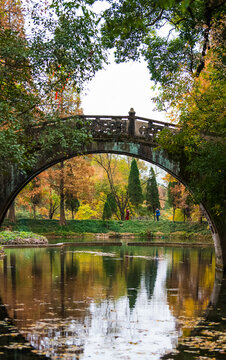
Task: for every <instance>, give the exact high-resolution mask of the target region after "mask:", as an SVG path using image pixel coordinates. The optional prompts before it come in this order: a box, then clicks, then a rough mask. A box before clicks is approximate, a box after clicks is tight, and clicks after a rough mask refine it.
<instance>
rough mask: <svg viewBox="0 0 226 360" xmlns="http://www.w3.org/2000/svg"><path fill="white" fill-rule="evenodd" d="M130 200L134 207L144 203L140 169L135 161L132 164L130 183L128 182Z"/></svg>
mask: <svg viewBox="0 0 226 360" xmlns="http://www.w3.org/2000/svg"><path fill="white" fill-rule="evenodd" d="M128 194H129V200H130V202H131V204H132V205H134V206H136V207H138V205H139V204H141V203H142V201H143V194H142V188H141V184H140V178H139V169H138V166H137V162H136V160H135V159H133V160H132V162H131V167H130V174H129V181H128Z"/></svg>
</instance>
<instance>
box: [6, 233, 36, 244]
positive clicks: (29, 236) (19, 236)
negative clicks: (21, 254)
mask: <svg viewBox="0 0 226 360" xmlns="http://www.w3.org/2000/svg"><path fill="white" fill-rule="evenodd" d="M39 238H42V236H41V235H37V234H34V233H33V232H30V231H29V232H27V231H1V232H0V243H1V244H7V242H8V241H10V240H17V239H39Z"/></svg>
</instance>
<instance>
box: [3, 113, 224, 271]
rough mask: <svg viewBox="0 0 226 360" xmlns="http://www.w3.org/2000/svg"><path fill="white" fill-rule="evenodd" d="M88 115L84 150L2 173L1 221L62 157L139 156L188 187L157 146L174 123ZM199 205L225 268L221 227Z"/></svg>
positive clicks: (177, 167) (178, 167) (176, 165)
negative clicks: (29, 186) (26, 189)
mask: <svg viewBox="0 0 226 360" xmlns="http://www.w3.org/2000/svg"><path fill="white" fill-rule="evenodd" d="M87 118H89V119H90V118H92V123H91V131H92V133H93V141H92V142H90V143H89V144H88V145H86V146H85V147H82V148H81V149H78V148H76V149H73V148H72V149H70V150H68V152H67V154H65V152H62V153H59V152H58V153H57V155H56V156H55V157H54V156H53V157H52V158H51V160H50V161H49V160H48V158H47V157H45V154H42V161H41V162H40V161H39V162H38V163H37V164H36V165H35V166H34V167H33V169H32V170H30V171H29V172H27V173H24V172H21V171H19V170H18V169H16V168H15V167H11V171H10V174H8V175H7V176H1V175H0V224H1V223H2V221H3V219H4V217H5V214H6V212H7V210H8V208H9V207H10V205H11V203H12V202H13V200H14V199H15V197H16V196H17V194H18V193H19V192H20V191H21V190H22V189H23V188H24V186H25V185H26V184H27V183H29V182H30V181H31V180H32V179H33V178H34V177H35V176H37V175H38V174H40V173H41V172H42V171H44V170H46V169H48V168H49V167H51V166H52V165H54V164H56V163H59V162H60V161H62V160H67V159H70V158H72V157H75V156H79V155H85V154H95V153H115V154H120V155H127V156H132V157H136V158H139V159H142V160H145V161H147V162H149V163H151V164H154V165H157V166H159V167H160V168H162V169H163V170H165V171H166V172H168V173H169V174H171V175H172V176H174V177H175V178H177V179H178V180H179V181H180V182H181V183H183V184H184V185H185V186H186V187H187V188H188V189H189V183H188V182H187V181H186V178H185V177H184V176H183V172H182V171H181V164H180V163H179V162H178V161H176V160H174V159H171V158H169V156H168V154H167V153H166V152H165V151H164V150H163V149H161V148H160V147H158V144H157V142H156V134H158V132H159V131H161V130H162V129H163V128H164V127H165V126H167V127H171V129H172V136H173V132H174V127H173V126H171V125H170V124H167V123H162V122H159V121H154V120H150V119H145V118H137V117H135V112H133V111H130V113H129V116H128V117H108V116H104V117H100V116H98V117H95V119H96V120H93V118H94V117H86V119H87ZM109 118H110V119H109ZM95 121H96V123H95ZM138 122H140V123H138ZM200 205H201V207H202V208H203V210H204V213H205V216H206V218H207V220H208V222H209V226H210V230H211V233H212V237H213V241H214V246H215V254H216V265H217V267H218V268H220V269H222V268H223V267H226V240H225V235H222V233H221V232H220V231H219V227H218V225H217V224H216V222H215V221H214V220H215V219H214V218H213V216H211V214H210V212H209V211H208V209H207V208H206V206H205V204H200Z"/></svg>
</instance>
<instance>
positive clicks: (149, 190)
mask: <svg viewBox="0 0 226 360" xmlns="http://www.w3.org/2000/svg"><path fill="white" fill-rule="evenodd" d="M146 201H147V206H148V210H149V211H150V212H152V213H153V214H155V210H156V209H157V208H160V202H159V191H158V186H157V181H156V176H155V172H154V169H153V168H152V167H151V168H150V174H149V178H148V181H147V187H146Z"/></svg>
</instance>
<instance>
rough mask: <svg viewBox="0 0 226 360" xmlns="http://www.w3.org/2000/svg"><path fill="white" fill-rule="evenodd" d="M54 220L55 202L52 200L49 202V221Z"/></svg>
mask: <svg viewBox="0 0 226 360" xmlns="http://www.w3.org/2000/svg"><path fill="white" fill-rule="evenodd" d="M52 218H53V201H52V199H51V198H50V201H49V219H50V220H51V219H52Z"/></svg>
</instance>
